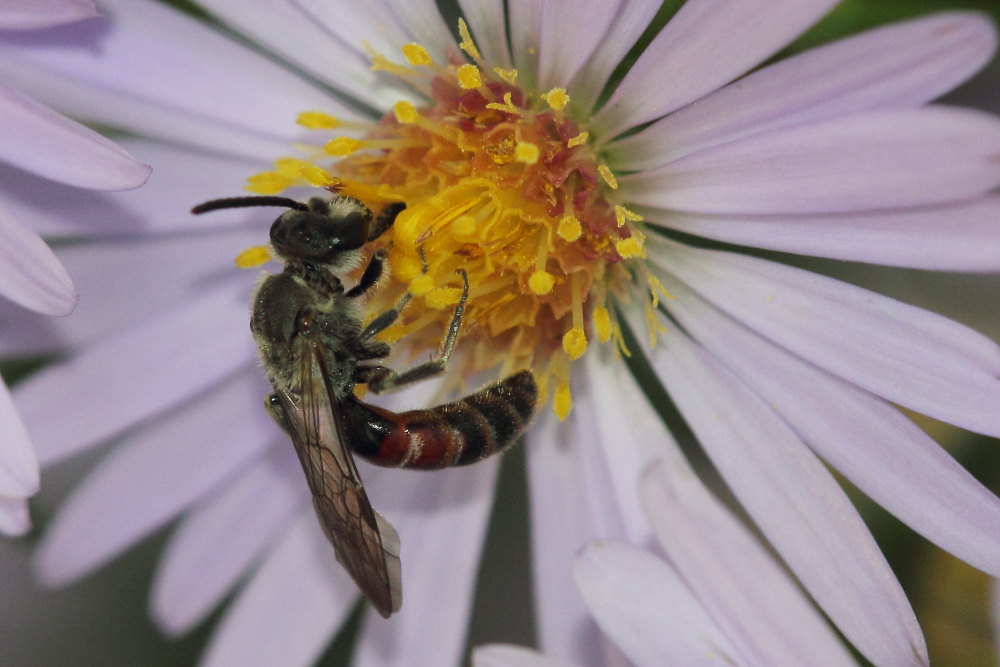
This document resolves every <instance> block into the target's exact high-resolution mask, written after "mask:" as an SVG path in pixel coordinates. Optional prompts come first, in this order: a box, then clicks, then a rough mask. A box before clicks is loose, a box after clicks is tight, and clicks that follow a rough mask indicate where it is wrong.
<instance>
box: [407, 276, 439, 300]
mask: <svg viewBox="0 0 1000 667" xmlns="http://www.w3.org/2000/svg"><path fill="white" fill-rule="evenodd" d="M434 287H435V285H434V279H433V278H431V277H430V276H428V275H427V274H423V275H419V276H417V277H416V278H414V279H413V280H411V281H410V287H409V291H410V294H412V295H413V296H424V295H426V294H428V293H430V291H431V290H433V289H434Z"/></svg>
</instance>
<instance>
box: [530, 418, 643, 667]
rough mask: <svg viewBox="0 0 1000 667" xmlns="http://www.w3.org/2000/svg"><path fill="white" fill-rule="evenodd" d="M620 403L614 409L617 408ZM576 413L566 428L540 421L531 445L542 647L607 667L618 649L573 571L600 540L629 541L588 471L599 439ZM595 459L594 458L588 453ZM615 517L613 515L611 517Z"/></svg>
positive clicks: (580, 661)
mask: <svg viewBox="0 0 1000 667" xmlns="http://www.w3.org/2000/svg"><path fill="white" fill-rule="evenodd" d="M614 407H615V406H614V405H612V406H611V409H614ZM586 412H587V410H582V409H579V408H577V409H575V410H574V411H573V413H572V415H571V416H570V418H569V420H567V421H566V422H565V423H560V422H559V421H557V420H556V418H555V416H554V415H553V414H552V413H551V411H548V410H546V411H545V412H544V413H543V414H540V415H539V416H538V419H537V421H536V422H535V423H534V424H533V425H532V427H531V433H530V434H529V437H528V438H527V442H525V446H526V447H527V456H528V484H529V492H530V494H531V553H532V564H533V567H532V575H533V579H534V583H535V609H536V614H537V623H538V641H539V645H540V647H541V649H542V650H543V651H544V652H545V654H546V655H550V656H552V657H554V658H558V659H561V660H572V661H573V662H576V663H578V664H580V665H594V666H597V665H606V664H608V661H609V657H610V656H612V655H614V653H615V652H616V651H617V649H615V648H614V646H613V645H612V644H611V643H610V642H609V641H608V640H607V639H606V638H605V637H604V636H603V635H602V634H601V633H600V631H599V630H598V629H597V626H596V625H595V623H594V620H593V618H592V617H591V615H590V614H589V612H588V611H587V609H586V607H585V606H584V604H583V600H582V599H581V598H580V595H579V591H578V589H577V588H576V585H575V583H574V581H573V577H572V573H571V569H572V563H573V559H574V558H575V557H576V554H577V552H578V551H579V550H580V549H581V548H582V547H583V546H584V545H585V544H586V543H587V542H589V541H590V540H592V539H594V538H597V537H611V538H622V537H624V536H623V535H620V534H619V533H620V531H621V528H620V527H618V526H616V524H615V523H614V522H615V520H616V517H615V515H614V509H613V508H610V507H608V505H610V503H608V502H606V500H605V498H604V497H603V496H604V494H602V487H599V486H594V485H593V483H594V482H596V481H598V480H592V479H591V478H590V477H589V476H588V475H587V474H586V473H585V472H584V471H585V469H586V463H585V461H584V460H583V459H584V454H583V452H582V450H584V449H592V448H593V447H594V442H593V441H594V438H593V437H592V435H591V433H588V431H587V427H588V426H591V425H592V424H593V421H592V420H591V421H587V422H586V423H584V421H583V419H582V417H583V416H584V415H585V413H586ZM589 456H590V457H591V458H593V455H592V454H590V455H589ZM609 512H610V516H608V514H609Z"/></svg>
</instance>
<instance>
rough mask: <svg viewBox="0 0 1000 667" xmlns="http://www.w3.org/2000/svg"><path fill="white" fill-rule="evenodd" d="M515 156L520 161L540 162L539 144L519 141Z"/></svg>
mask: <svg viewBox="0 0 1000 667" xmlns="http://www.w3.org/2000/svg"><path fill="white" fill-rule="evenodd" d="M514 157H515V158H516V159H517V161H518V162H523V163H524V164H535V163H536V162H538V158H539V150H538V146H536V145H535V144H533V143H531V142H530V141H519V142H518V143H517V148H515V149H514Z"/></svg>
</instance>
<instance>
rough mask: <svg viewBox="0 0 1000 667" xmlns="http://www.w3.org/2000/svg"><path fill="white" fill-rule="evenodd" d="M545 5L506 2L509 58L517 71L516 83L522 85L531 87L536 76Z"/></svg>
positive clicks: (530, 1)
mask: <svg viewBox="0 0 1000 667" xmlns="http://www.w3.org/2000/svg"><path fill="white" fill-rule="evenodd" d="M545 4H546V3H544V2H539V1H538V0H507V20H508V27H509V33H508V36H509V37H510V51H511V57H512V58H513V61H514V67H516V68H517V71H518V78H517V80H518V83H520V84H522V85H524V84H527V85H529V86H531V85H533V84H534V82H535V79H536V77H537V74H538V51H539V49H540V48H541V30H542V28H541V26H542V9H543V8H544V6H545Z"/></svg>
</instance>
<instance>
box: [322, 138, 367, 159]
mask: <svg viewBox="0 0 1000 667" xmlns="http://www.w3.org/2000/svg"><path fill="white" fill-rule="evenodd" d="M361 148H364V142H363V141H359V140H358V139H352V138H351V137H336V138H334V139H331V140H330V141H328V142H326V146H324V147H323V150H324V151H325V152H326V154H327V155H333V156H335V157H341V156H344V155H350V154H351V153H355V152H357V151H358V150H360V149H361Z"/></svg>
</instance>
